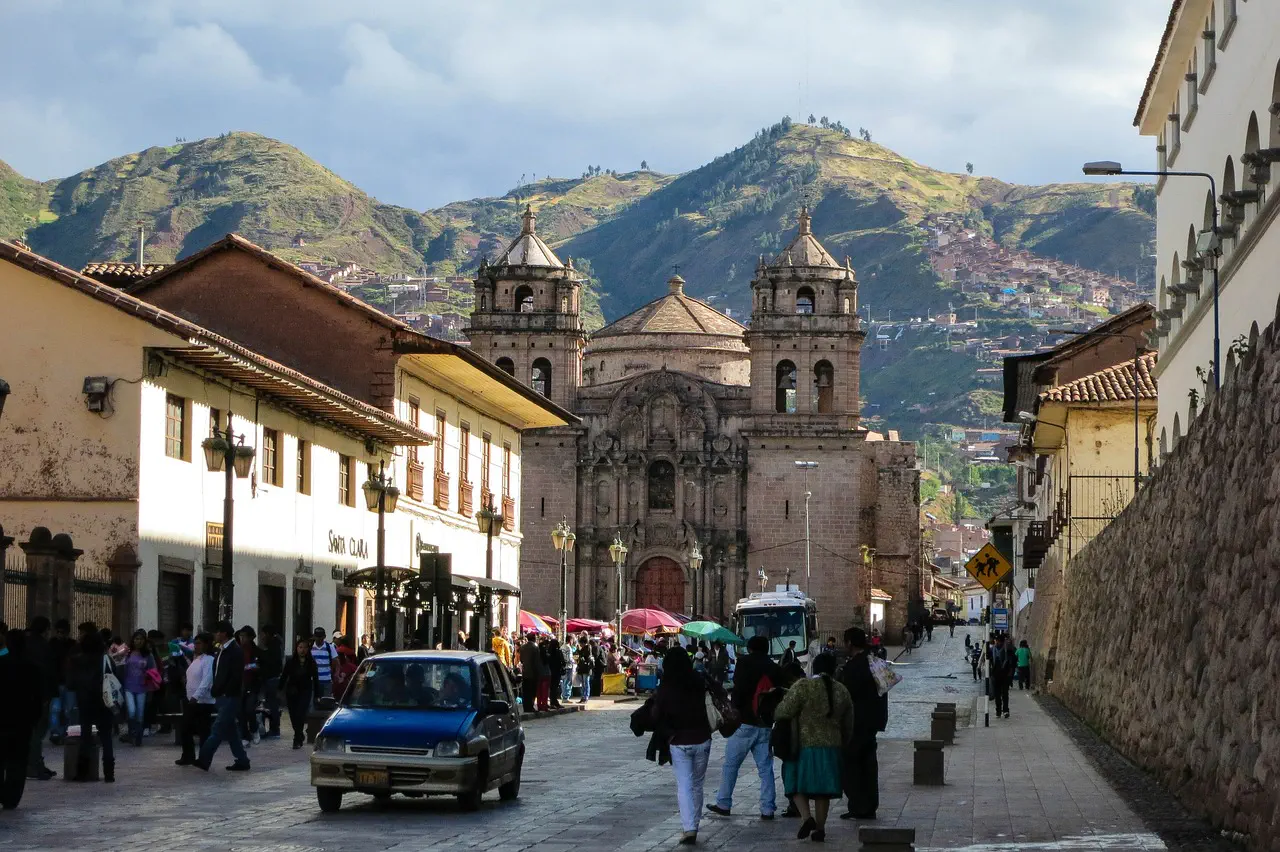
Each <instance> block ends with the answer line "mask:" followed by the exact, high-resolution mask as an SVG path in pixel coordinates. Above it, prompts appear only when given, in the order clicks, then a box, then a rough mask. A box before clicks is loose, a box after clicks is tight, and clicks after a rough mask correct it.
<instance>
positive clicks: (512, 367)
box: [497, 358, 516, 376]
mask: <svg viewBox="0 0 1280 852" xmlns="http://www.w3.org/2000/svg"><path fill="white" fill-rule="evenodd" d="M497 363H498V369H499V370H501V371H502V372H504V373H506V374H507V375H508V376H514V375H515V374H516V362H515V361H512V360H511V359H510V358H499V359H498V362H497Z"/></svg>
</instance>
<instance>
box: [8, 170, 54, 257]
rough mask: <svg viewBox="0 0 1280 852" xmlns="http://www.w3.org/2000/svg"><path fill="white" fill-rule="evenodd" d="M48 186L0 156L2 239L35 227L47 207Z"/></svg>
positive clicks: (19, 235) (11, 237)
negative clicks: (18, 171) (25, 175)
mask: <svg viewBox="0 0 1280 852" xmlns="http://www.w3.org/2000/svg"><path fill="white" fill-rule="evenodd" d="M44 197H45V190H44V187H43V186H42V185H41V184H40V183H38V182H37V181H34V180H31V179H29V178H25V177H23V176H22V175H20V174H18V173H17V172H16V171H14V170H13V168H12V167H11V166H10V165H9V164H8V163H6V162H4V161H3V160H0V239H4V240H10V239H14V238H15V237H21V236H22V235H23V234H25V233H26V232H27V231H29V230H30V229H31V228H33V227H35V225H36V224H37V222H38V221H39V218H40V210H41V208H43V207H44Z"/></svg>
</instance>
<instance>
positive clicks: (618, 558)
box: [609, 533, 627, 644]
mask: <svg viewBox="0 0 1280 852" xmlns="http://www.w3.org/2000/svg"><path fill="white" fill-rule="evenodd" d="M609 558H610V559H612V560H613V564H614V567H616V568H617V570H618V633H617V639H616V641H617V642H618V643H619V644H621V642H622V566H623V565H625V564H626V563H627V546H626V545H625V544H623V543H622V533H617V534H616V535H614V537H613V544H611V545H609Z"/></svg>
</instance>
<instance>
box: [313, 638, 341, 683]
mask: <svg viewBox="0 0 1280 852" xmlns="http://www.w3.org/2000/svg"><path fill="white" fill-rule="evenodd" d="M337 656H338V649H337V648H335V647H333V643H331V642H325V643H323V644H320V645H317V644H315V643H314V642H313V643H311V658H312V659H313V660H315V661H316V672H318V673H319V675H320V682H321V683H329V682H331V681H332V680H333V674H332V673H331V672H330V670H329V668H330V666H331V665H332V664H333V661H334V660H335V659H337Z"/></svg>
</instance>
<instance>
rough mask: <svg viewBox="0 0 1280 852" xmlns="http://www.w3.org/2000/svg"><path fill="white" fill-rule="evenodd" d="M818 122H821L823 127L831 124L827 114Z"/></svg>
mask: <svg viewBox="0 0 1280 852" xmlns="http://www.w3.org/2000/svg"><path fill="white" fill-rule="evenodd" d="M818 123H819V124H821V125H822V126H823V127H830V126H831V122H830V121H829V120H828V119H827V117H826V116H825V115H824V116H823V117H822V118H820V119H818Z"/></svg>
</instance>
